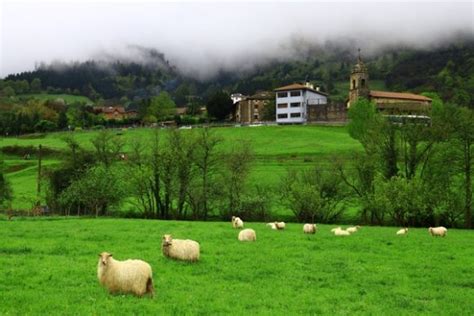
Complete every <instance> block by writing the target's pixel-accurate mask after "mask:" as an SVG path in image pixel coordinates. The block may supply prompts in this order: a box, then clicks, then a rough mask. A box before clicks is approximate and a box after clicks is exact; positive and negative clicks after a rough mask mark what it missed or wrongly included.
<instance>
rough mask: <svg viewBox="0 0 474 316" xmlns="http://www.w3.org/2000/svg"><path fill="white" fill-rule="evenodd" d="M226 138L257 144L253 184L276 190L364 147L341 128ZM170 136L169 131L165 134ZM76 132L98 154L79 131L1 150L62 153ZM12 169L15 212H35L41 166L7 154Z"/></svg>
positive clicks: (140, 132) (11, 142) (134, 135)
mask: <svg viewBox="0 0 474 316" xmlns="http://www.w3.org/2000/svg"><path fill="white" fill-rule="evenodd" d="M212 130H213V131H214V133H215V134H216V135H217V136H219V137H220V138H221V139H222V142H221V143H220V145H219V147H220V149H221V150H228V149H230V148H231V147H232V146H234V145H235V144H237V143H238V142H239V141H241V140H246V141H249V142H250V143H251V145H252V146H253V150H254V153H255V158H256V159H255V162H254V166H253V170H252V173H251V176H250V177H251V181H252V182H255V183H263V184H269V185H276V184H278V182H279V179H280V177H281V175H283V174H284V173H285V172H286V170H287V169H288V168H289V167H296V168H299V167H304V166H310V165H314V164H315V163H324V164H325V163H328V162H329V161H330V160H332V158H333V157H338V158H342V159H344V158H345V157H348V156H349V155H350V154H351V153H352V152H354V151H359V150H361V148H362V147H361V146H360V144H359V143H358V142H357V141H355V140H354V139H352V138H351V137H350V136H349V135H348V133H347V129H346V127H337V126H316V125H306V126H260V127H226V128H213V129H212ZM196 131H197V129H192V130H183V133H196ZM115 132H116V133H117V134H119V135H120V137H122V138H123V139H124V141H125V144H126V145H125V151H128V150H130V144H131V143H132V142H133V141H135V140H137V139H140V140H145V141H146V140H147V139H149V138H150V137H151V135H152V132H153V130H152V129H147V128H137V129H126V130H116V131H115ZM162 132H163V133H165V131H164V130H163V131H162ZM68 133H72V134H73V135H74V137H75V138H76V139H77V140H78V142H79V143H81V145H82V146H84V147H85V148H89V149H92V144H91V139H92V138H93V137H94V136H96V135H97V133H98V132H97V131H77V132H63V133H49V134H45V135H40V136H26V137H25V136H23V137H7V138H0V147H4V146H15V145H16V146H35V147H37V146H38V145H39V144H41V145H43V146H45V147H49V148H52V149H56V150H64V149H65V148H66V144H65V142H64V141H63V139H64V137H65V136H66V135H67V134H68ZM4 158H5V162H6V165H7V167H8V171H9V172H7V176H8V178H9V180H10V181H11V183H12V185H13V190H14V194H15V199H14V202H13V207H14V208H22V209H29V208H30V207H31V205H32V201H34V199H35V192H36V179H37V166H36V164H35V161H36V160H35V157H34V156H33V157H32V158H33V159H31V160H28V161H25V160H22V157H19V156H8V155H5V156H4ZM58 159H60V158H58V157H54V156H52V157H51V156H50V157H45V159H44V164H45V165H46V166H54V164H58V163H60V160H58Z"/></svg>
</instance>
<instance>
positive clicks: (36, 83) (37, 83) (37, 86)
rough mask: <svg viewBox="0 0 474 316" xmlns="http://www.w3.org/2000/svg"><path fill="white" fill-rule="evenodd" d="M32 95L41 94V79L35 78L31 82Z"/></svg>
mask: <svg viewBox="0 0 474 316" xmlns="http://www.w3.org/2000/svg"><path fill="white" fill-rule="evenodd" d="M30 88H31V93H40V92H41V80H40V79H39V78H35V79H33V80H32V81H31V84H30Z"/></svg>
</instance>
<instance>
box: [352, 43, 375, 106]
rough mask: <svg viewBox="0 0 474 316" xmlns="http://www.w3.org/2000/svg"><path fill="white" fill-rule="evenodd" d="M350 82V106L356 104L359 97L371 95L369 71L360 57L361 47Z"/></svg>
mask: <svg viewBox="0 0 474 316" xmlns="http://www.w3.org/2000/svg"><path fill="white" fill-rule="evenodd" d="M349 84H350V86H349V103H348V107H350V106H351V105H352V104H354V103H355V102H356V101H357V99H358V98H359V97H364V98H368V97H369V91H370V90H369V72H368V70H367V66H365V64H364V62H363V61H362V58H361V57H360V48H359V56H358V58H357V63H356V64H355V65H354V67H352V71H351V77H350V82H349Z"/></svg>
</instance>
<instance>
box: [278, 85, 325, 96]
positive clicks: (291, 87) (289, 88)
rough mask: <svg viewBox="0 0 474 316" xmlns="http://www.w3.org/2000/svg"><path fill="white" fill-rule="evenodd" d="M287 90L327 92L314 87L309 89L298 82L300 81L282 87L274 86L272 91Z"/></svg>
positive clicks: (322, 93)
mask: <svg viewBox="0 0 474 316" xmlns="http://www.w3.org/2000/svg"><path fill="white" fill-rule="evenodd" d="M289 90H309V91H312V92H315V93H318V94H321V95H326V96H327V93H324V92H321V91H317V90H315V89H311V88H310V87H307V86H305V85H303V84H300V83H293V84H290V85H287V86H284V87H280V88H276V89H275V90H274V91H289Z"/></svg>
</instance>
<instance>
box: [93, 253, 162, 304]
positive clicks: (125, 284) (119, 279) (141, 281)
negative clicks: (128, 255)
mask: <svg viewBox="0 0 474 316" xmlns="http://www.w3.org/2000/svg"><path fill="white" fill-rule="evenodd" d="M99 257H100V258H99V263H98V265H97V277H98V278H99V282H100V284H101V285H102V286H105V287H106V288H107V289H108V290H109V292H110V293H131V294H134V295H137V296H143V295H145V294H147V293H149V294H150V295H151V296H152V297H153V294H154V288H153V274H152V271H151V267H150V265H149V264H148V263H146V262H145V261H142V260H125V261H118V260H115V259H114V258H112V254H111V253H108V252H102V253H101V254H99Z"/></svg>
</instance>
